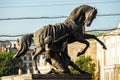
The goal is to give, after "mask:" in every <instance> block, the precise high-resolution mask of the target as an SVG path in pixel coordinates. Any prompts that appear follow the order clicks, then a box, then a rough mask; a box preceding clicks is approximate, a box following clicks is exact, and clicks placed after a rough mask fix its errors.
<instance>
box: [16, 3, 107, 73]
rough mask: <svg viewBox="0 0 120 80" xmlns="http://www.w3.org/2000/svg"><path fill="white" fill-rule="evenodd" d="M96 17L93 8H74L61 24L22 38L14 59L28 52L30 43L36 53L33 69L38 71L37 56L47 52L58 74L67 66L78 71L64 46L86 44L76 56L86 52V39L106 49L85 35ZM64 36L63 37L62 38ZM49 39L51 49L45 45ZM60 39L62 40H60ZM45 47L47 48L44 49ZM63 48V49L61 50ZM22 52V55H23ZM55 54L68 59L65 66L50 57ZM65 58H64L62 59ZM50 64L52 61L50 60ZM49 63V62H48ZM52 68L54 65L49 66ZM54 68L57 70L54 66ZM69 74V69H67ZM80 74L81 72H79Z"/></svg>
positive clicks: (46, 27) (91, 36) (48, 26)
mask: <svg viewBox="0 0 120 80" xmlns="http://www.w3.org/2000/svg"><path fill="white" fill-rule="evenodd" d="M96 15H97V9H95V8H94V7H91V6H88V5H81V6H79V7H77V8H75V9H74V10H73V11H72V12H71V14H70V16H68V18H67V19H66V20H65V21H64V22H63V23H58V24H55V25H47V26H44V27H42V28H40V29H39V30H37V31H36V32H34V33H33V34H31V36H30V35H29V36H27V38H23V40H22V41H24V42H22V43H23V45H21V49H20V50H19V51H18V53H17V54H16V55H15V56H14V57H20V56H21V55H24V54H25V51H27V50H28V47H29V46H30V44H31V41H33V42H34V44H35V46H36V51H35V53H34V54H33V60H34V64H35V69H36V71H38V68H37V56H38V55H40V54H41V53H43V52H48V55H46V56H47V57H49V59H53V61H55V63H57V64H58V66H60V71H59V70H58V72H60V73H64V72H66V71H65V69H67V68H68V65H71V66H73V67H74V68H76V69H77V70H80V69H79V68H78V67H77V66H76V65H74V63H73V62H72V61H71V60H70V57H69V56H68V53H67V46H66V45H65V46H64V44H69V43H72V42H75V41H78V42H80V43H83V44H86V47H85V49H84V50H83V51H81V52H78V55H77V56H79V55H81V54H84V53H85V52H86V50H87V49H88V47H89V42H88V41H87V40H86V39H95V40H97V41H98V42H99V43H100V44H101V45H102V46H103V48H104V49H106V46H105V45H104V43H103V42H102V41H100V40H99V39H98V38H97V37H96V36H95V35H90V34H86V33H85V27H86V26H90V25H91V23H92V21H93V20H94V19H95V18H96ZM64 36H65V37H64ZM47 37H51V39H52V41H53V44H52V45H53V46H52V49H51V47H50V46H51V44H46V40H45V39H46V38H47ZM61 37H62V39H61ZM46 45H47V47H46ZM63 48H64V49H63ZM23 52H24V53H23ZM53 53H54V54H56V55H57V57H58V58H60V59H66V58H67V59H68V60H65V62H67V64H66V65H65V63H64V62H63V61H64V60H60V61H59V59H58V58H57V59H56V57H55V56H51V54H53ZM49 54H50V55H49ZM64 56H65V57H64ZM50 61H51V62H52V60H50ZM48 62H49V61H48ZM51 65H53V66H54V64H51ZM55 67H56V68H59V67H57V66H55ZM68 72H69V69H68ZM80 72H82V71H81V70H80Z"/></svg>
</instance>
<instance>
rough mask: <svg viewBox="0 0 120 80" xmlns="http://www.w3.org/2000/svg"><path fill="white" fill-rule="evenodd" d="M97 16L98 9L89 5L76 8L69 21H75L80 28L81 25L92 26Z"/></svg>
mask: <svg viewBox="0 0 120 80" xmlns="http://www.w3.org/2000/svg"><path fill="white" fill-rule="evenodd" d="M96 14H97V9H95V8H93V7H91V6H88V5H82V6H79V7H77V8H75V9H74V10H73V11H72V12H71V14H70V16H69V17H68V19H67V20H72V21H74V22H75V23H76V24H77V25H78V26H80V25H81V24H82V25H84V26H90V25H91V23H92V21H93V19H95V17H96Z"/></svg>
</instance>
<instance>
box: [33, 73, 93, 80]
mask: <svg viewBox="0 0 120 80" xmlns="http://www.w3.org/2000/svg"><path fill="white" fill-rule="evenodd" d="M32 79H33V80H92V76H90V75H85V74H33V75H32Z"/></svg>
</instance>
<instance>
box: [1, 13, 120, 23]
mask: <svg viewBox="0 0 120 80" xmlns="http://www.w3.org/2000/svg"><path fill="white" fill-rule="evenodd" d="M97 16H120V13H117V14H99V15H97ZM58 18H67V16H56V17H19V18H0V21H5V20H24V19H58Z"/></svg>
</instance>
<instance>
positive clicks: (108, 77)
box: [97, 23, 120, 80]
mask: <svg viewBox="0 0 120 80" xmlns="http://www.w3.org/2000/svg"><path fill="white" fill-rule="evenodd" d="M100 39H101V40H103V42H104V43H105V45H106V47H107V50H104V49H102V47H101V46H100V45H99V44H97V59H98V64H99V66H98V68H99V77H100V79H99V80H120V23H119V25H118V27H117V29H116V30H113V31H111V32H109V33H107V34H105V35H103V36H100Z"/></svg>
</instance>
